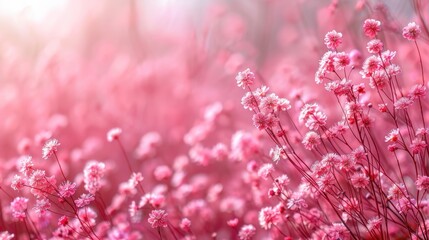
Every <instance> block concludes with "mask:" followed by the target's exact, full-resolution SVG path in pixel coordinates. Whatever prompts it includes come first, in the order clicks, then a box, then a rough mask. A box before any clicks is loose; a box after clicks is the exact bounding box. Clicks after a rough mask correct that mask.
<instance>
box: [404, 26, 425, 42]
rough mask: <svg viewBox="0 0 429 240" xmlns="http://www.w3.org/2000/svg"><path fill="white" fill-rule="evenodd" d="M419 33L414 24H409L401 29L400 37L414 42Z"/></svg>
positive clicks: (418, 28) (417, 27)
mask: <svg viewBox="0 0 429 240" xmlns="http://www.w3.org/2000/svg"><path fill="white" fill-rule="evenodd" d="M421 32H422V31H421V30H420V27H419V25H417V24H416V23H415V22H410V23H408V25H407V26H406V27H404V28H403V29H402V36H403V37H404V38H405V39H407V40H409V41H415V40H416V39H417V38H418V37H419V36H420V33H421Z"/></svg>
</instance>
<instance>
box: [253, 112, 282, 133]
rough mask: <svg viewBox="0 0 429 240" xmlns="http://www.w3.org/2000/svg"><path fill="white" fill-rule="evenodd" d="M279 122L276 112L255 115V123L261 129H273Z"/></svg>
mask: <svg viewBox="0 0 429 240" xmlns="http://www.w3.org/2000/svg"><path fill="white" fill-rule="evenodd" d="M277 123H278V118H277V117H276V116H275V115H274V114H271V113H269V114H264V113H256V114H254V115H253V124H254V125H255V127H256V128H257V129H259V130H265V129H271V128H273V127H274V126H275V125H276V124H277Z"/></svg>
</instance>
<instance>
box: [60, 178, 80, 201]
mask: <svg viewBox="0 0 429 240" xmlns="http://www.w3.org/2000/svg"><path fill="white" fill-rule="evenodd" d="M58 191H59V193H60V197H63V198H67V197H71V196H73V194H74V193H75V192H76V183H71V182H69V181H67V182H63V183H62V184H61V185H60V186H59V188H58Z"/></svg>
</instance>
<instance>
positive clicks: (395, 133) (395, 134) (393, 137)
mask: <svg viewBox="0 0 429 240" xmlns="http://www.w3.org/2000/svg"><path fill="white" fill-rule="evenodd" d="M399 137H400V135H399V128H397V129H393V130H392V131H390V133H389V134H388V135H387V136H386V137H384V141H385V142H397V141H399Z"/></svg>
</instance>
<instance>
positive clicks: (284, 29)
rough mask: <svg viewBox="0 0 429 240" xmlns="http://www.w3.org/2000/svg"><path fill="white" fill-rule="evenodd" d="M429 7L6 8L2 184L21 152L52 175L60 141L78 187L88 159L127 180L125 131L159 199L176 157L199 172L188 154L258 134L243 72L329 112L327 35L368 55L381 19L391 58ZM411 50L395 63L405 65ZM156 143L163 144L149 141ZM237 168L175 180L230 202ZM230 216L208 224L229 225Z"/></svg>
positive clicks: (172, 2) (174, 1) (228, 1)
mask: <svg viewBox="0 0 429 240" xmlns="http://www.w3.org/2000/svg"><path fill="white" fill-rule="evenodd" d="M428 6H429V5H428V4H427V3H426V2H425V1H419V0H414V1H403V0H386V1H375V0H374V1H369V0H368V1H365V0H345V1H341V0H337V1H335V0H334V1H330V0H322V1H313V0H294V1H289V0H288V1H281V0H252V1H249V0H180V1H179V0H156V1H149V0H122V1H115V0H110V1H107V0H106V1H87V0H73V1H67V0H37V1H35V0H34V1H32V0H13V1H11V0H1V1H0V161H1V162H2V163H4V164H1V165H0V169H1V171H0V177H1V178H2V179H3V180H6V181H5V183H8V182H10V179H11V178H12V177H13V174H14V172H16V170H15V169H16V159H17V158H18V157H19V156H22V155H27V154H28V155H32V156H33V158H34V159H35V162H37V164H38V166H45V167H49V169H50V172H51V173H58V168H57V166H56V165H54V164H52V162H45V161H41V160H40V156H41V148H42V146H43V143H44V141H43V140H46V139H47V138H49V137H55V138H57V139H58V140H59V141H60V143H61V146H60V149H59V152H58V154H59V157H60V161H61V162H62V163H63V164H64V166H63V168H64V169H65V171H66V172H67V174H66V175H68V176H75V175H76V178H75V179H76V181H77V182H79V181H78V179H79V173H81V172H82V169H83V166H84V164H85V163H86V162H87V161H88V160H91V159H96V160H101V161H104V162H106V164H107V166H108V168H109V169H110V170H112V169H114V170H115V172H114V173H121V170H125V169H126V166H125V164H123V155H122V153H121V151H120V150H119V148H118V146H117V145H114V144H110V143H108V142H107V141H106V133H107V131H108V130H109V129H111V128H114V127H119V128H122V130H123V134H122V135H121V140H122V141H123V145H124V147H125V149H126V152H127V154H128V155H129V157H130V158H131V160H132V162H133V164H134V165H135V167H136V169H137V170H138V171H141V172H142V173H143V174H144V175H145V184H146V187H148V189H151V186H157V184H159V180H157V179H156V178H154V177H153V176H152V175H153V170H154V169H155V168H156V167H157V166H159V165H166V166H169V167H170V168H172V169H174V170H175V173H176V172H180V171H179V170H178V169H180V170H183V169H181V167H180V166H181V165H180V164H183V162H187V161H186V160H183V158H180V157H185V159H187V158H188V157H189V155H191V156H190V158H191V161H194V162H198V161H200V160H198V159H193V157H192V155H193V154H192V153H191V154H190V153H189V151H191V150H192V149H194V150H195V148H194V147H195V145H198V146H204V147H207V148H211V147H213V146H215V145H216V144H217V143H219V142H222V143H224V144H226V145H228V146H229V145H230V144H233V143H231V138H232V136H233V135H234V133H235V132H236V131H238V130H246V131H249V132H252V133H254V132H255V129H254V126H253V125H252V121H251V113H249V112H247V111H244V110H243V109H242V106H241V104H240V101H241V97H242V95H243V94H244V91H243V90H242V89H240V88H238V87H237V86H236V81H235V76H236V74H237V72H238V71H242V70H244V69H245V68H247V67H249V68H251V69H252V70H253V71H254V72H255V73H256V74H257V79H258V83H257V85H258V86H259V85H268V86H269V87H270V89H271V90H273V91H274V92H276V93H277V94H278V95H279V96H280V97H286V98H289V99H291V100H296V99H302V100H304V101H311V100H312V99H318V101H319V103H320V105H322V106H323V103H324V102H326V103H329V101H330V99H329V97H325V95H321V94H325V90H324V89H323V87H321V86H317V87H316V84H315V83H314V73H315V71H316V70H317V68H318V63H319V59H320V58H321V56H322V55H323V53H324V52H325V51H326V48H325V46H324V44H323V38H324V35H325V34H326V32H328V31H331V30H333V29H335V30H337V31H340V32H342V33H343V36H344V49H345V50H347V51H350V50H353V49H357V50H359V51H361V52H362V53H364V52H365V53H366V39H365V38H364V36H363V34H362V31H361V28H362V23H363V21H364V20H365V19H366V18H368V17H371V18H377V19H379V20H381V21H382V22H383V30H384V31H383V35H382V38H383V39H384V40H385V41H386V46H387V47H389V46H396V45H394V44H395V43H397V42H398V41H399V42H400V41H405V40H401V29H402V27H403V26H405V25H406V24H407V23H408V22H409V21H412V20H419V16H420V15H419V14H420V13H421V12H425V11H426V13H427V12H428V10H429V9H428ZM426 17H427V16H426ZM427 21H428V19H426V22H427ZM422 27H424V26H422ZM425 36H427V34H425ZM423 41H426V42H427V39H425V38H423ZM411 47H412V46H411ZM407 51H411V50H410V49H408V48H406V49H405V51H404V53H403V54H399V56H398V58H399V60H398V61H400V59H407ZM402 62H404V61H402ZM407 64H410V65H413V64H416V63H415V62H413V61H408V62H407V61H405V64H404V65H403V67H404V68H405V69H407ZM412 69H413V68H412ZM407 74H410V76H411V77H412V76H416V74H418V73H414V72H407ZM356 76H357V77H359V78H360V76H359V75H358V74H357V73H356ZM320 96H323V98H322V97H320ZM294 102H295V101H294ZM294 104H295V103H294ZM296 104H297V105H296V107H298V108H299V106H300V104H302V103H300V102H299V101H297V103H296ZM327 106H329V105H327ZM327 108H328V107H327ZM327 112H329V109H327ZM209 122H210V123H209ZM148 133H152V134H155V135H149V137H148V138H149V139H150V140H148V138H145V136H146V137H147V136H148V135H147V134H148ZM255 135H257V134H255ZM154 136H155V137H154ZM153 139H155V140H153ZM142 141H143V142H146V143H147V142H148V141H149V142H150V141H154V142H155V143H156V144H157V145H156V153H153V154H152V153H151V154H148V155H145V156H142V155H144V154H141V152H140V151H141V150H139V149H141V142H142ZM200 150H201V149H200ZM265 150H266V152H265V154H267V152H268V150H267V149H265ZM191 152H192V151H191ZM237 169H242V170H243V169H245V165H231V164H230V163H217V164H216V165H214V166H212V165H210V166H209V167H208V168H207V167H206V166H205V165H204V164H202V165H201V164H200V165H198V164H197V165H195V166H192V167H188V168H187V169H186V173H187V174H186V175H183V174H182V175H180V176H178V177H177V179H180V180H177V179H176V180H175V181H178V182H180V183H181V182H189V183H192V182H212V183H217V182H219V183H223V184H225V186H226V185H228V184H230V185H228V187H225V189H224V190H225V191H230V192H231V193H234V192H235V191H236V190H237V189H242V188H243V184H244V183H243V181H241V180H238V179H241V177H242V176H241V175H240V174H235V173H236V171H237ZM125 173H127V172H125ZM201 173H205V174H207V175H205V176H204V179H206V180H205V181H201V179H202V178H201V175H199V174H201ZM128 177H129V175H127V174H108V177H107V178H108V179H109V184H107V186H106V188H105V189H104V190H102V192H103V193H104V195H103V196H104V198H105V200H106V202H108V203H109V202H110V200H111V198H112V195H113V193H112V192H111V191H109V190H112V189H113V190H115V189H117V184H118V183H119V182H123V181H126V180H127V179H128ZM71 178H72V177H71ZM181 178H183V179H181ZM207 179H208V180H207ZM234 179H237V181H233V180H234ZM244 182H245V181H244ZM164 184H167V183H165V182H164ZM201 184H203V183H201ZM167 185H168V186H169V187H170V188H171V189H174V187H177V186H178V185H180V184H178V183H176V185H177V186H175V184H174V183H172V182H169V183H168V184H167ZM203 186H204V184H203ZM201 189H204V187H201ZM113 192H114V191H113ZM204 194H206V193H201V195H204ZM263 194H265V193H263ZM261 195H262V193H261ZM255 202H257V201H255ZM255 205H257V203H255ZM255 209H256V210H257V209H258V208H255ZM256 210H255V212H256ZM220 211H222V210H220ZM255 212H253V217H254V216H255ZM243 214H244V213H241V215H243ZM249 214H250V213H249ZM238 215H240V214H238ZM229 217H230V216H229V215H225V216H222V217H221V216H220V215H219V219H217V220H214V222H216V223H217V224H220V225H222V224H224V222H225V221H226V220H228V219H229ZM220 219H221V220H220ZM249 219H251V217H249ZM214 228H215V227H214Z"/></svg>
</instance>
